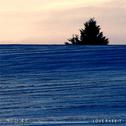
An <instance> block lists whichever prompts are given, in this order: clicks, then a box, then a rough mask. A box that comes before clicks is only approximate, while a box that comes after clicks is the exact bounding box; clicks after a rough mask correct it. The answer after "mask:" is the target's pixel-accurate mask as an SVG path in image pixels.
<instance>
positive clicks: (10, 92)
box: [0, 45, 126, 126]
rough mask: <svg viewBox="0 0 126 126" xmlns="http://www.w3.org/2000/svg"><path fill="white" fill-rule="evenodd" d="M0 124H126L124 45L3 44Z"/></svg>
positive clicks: (1, 47) (99, 125) (125, 53)
mask: <svg viewBox="0 0 126 126" xmlns="http://www.w3.org/2000/svg"><path fill="white" fill-rule="evenodd" d="M0 125H3V126H5V125H8V126H20V125H23V126H24V125H25V126H38V125H39V126H40V125H41V126H113V125H114V126H115V125H117V126H124V125H126V46H92V47H91V46H48V45H45V46H37V45H34V46H33V45H0Z"/></svg>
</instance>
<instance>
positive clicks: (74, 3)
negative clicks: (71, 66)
mask: <svg viewBox="0 0 126 126" xmlns="http://www.w3.org/2000/svg"><path fill="white" fill-rule="evenodd" d="M92 17H95V19H96V20H97V21H98V24H99V25H100V26H101V30H102V31H103V32H104V35H105V36H107V37H108V38H109V39H110V44H126V0H0V44H11V43H13V44H15V43H16V44H30V43H31V44H37V43H38V44H63V43H64V42H65V41H67V39H68V38H70V37H71V36H72V34H78V33H79V29H80V28H83V23H84V22H85V21H87V20H88V19H89V18H92Z"/></svg>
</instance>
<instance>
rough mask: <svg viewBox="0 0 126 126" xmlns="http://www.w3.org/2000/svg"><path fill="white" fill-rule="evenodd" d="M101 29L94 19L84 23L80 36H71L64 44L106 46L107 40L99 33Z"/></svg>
mask: <svg viewBox="0 0 126 126" xmlns="http://www.w3.org/2000/svg"><path fill="white" fill-rule="evenodd" d="M100 30H101V28H100V26H99V25H97V22H96V20H95V19H94V18H91V19H90V20H89V21H87V22H86V23H84V29H80V36H78V35H76V34H75V35H73V36H72V38H70V39H68V41H69V42H66V43H65V44H72V45H108V44H109V40H108V38H106V37H105V36H103V32H100Z"/></svg>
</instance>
